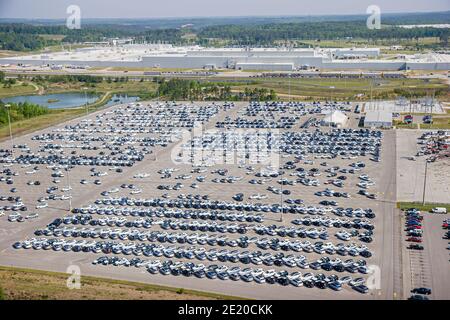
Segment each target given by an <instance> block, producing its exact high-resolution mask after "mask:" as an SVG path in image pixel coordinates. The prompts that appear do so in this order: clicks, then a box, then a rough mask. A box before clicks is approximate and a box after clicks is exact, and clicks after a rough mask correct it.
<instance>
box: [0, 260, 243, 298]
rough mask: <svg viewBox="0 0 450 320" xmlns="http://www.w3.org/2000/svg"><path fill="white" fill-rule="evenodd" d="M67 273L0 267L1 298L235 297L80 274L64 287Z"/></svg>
mask: <svg viewBox="0 0 450 320" xmlns="http://www.w3.org/2000/svg"><path fill="white" fill-rule="evenodd" d="M68 276H69V275H68V274H65V273H57V272H49V271H40V270H31V269H22V268H12V267H0V292H1V294H0V299H4V300H231V299H233V300H235V299H242V298H238V297H232V296H226V295H220V294H214V293H208V292H201V291H194V290H187V289H183V288H171V287H164V286H158V285H152V284H144V283H138V282H131V281H121V280H113V279H105V278H98V277H88V276H82V277H81V288H80V289H72V290H70V289H68V288H67V286H66V283H67V278H68Z"/></svg>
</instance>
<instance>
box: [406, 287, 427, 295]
mask: <svg viewBox="0 0 450 320" xmlns="http://www.w3.org/2000/svg"><path fill="white" fill-rule="evenodd" d="M411 293H418V294H425V295H429V294H431V289H429V288H414V289H412V290H411Z"/></svg>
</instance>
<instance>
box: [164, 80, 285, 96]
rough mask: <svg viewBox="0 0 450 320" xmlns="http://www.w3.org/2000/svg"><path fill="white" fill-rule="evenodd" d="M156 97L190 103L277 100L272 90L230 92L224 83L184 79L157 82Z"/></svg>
mask: <svg viewBox="0 0 450 320" xmlns="http://www.w3.org/2000/svg"><path fill="white" fill-rule="evenodd" d="M156 96H158V97H163V98H166V99H168V100H186V101H188V100H192V101H194V100H195V101H201V100H206V101H242V100H252V101H272V100H276V99H277V94H276V93H275V91H274V90H268V89H266V88H248V87H247V88H245V90H244V92H237V93H235V92H232V90H231V86H230V85H228V84H225V83H213V82H201V81H196V80H185V79H170V80H168V81H166V80H165V79H160V80H159V86H158V89H157V92H156Z"/></svg>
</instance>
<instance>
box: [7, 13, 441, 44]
mask: <svg viewBox="0 0 450 320" xmlns="http://www.w3.org/2000/svg"><path fill="white" fill-rule="evenodd" d="M449 30H450V29H449V28H443V29H437V28H411V29H405V28H401V27H399V26H396V25H384V26H383V27H382V28H381V29H379V30H370V29H368V28H367V26H366V22H365V20H364V19H360V20H354V21H314V22H288V23H278V22H277V23H259V24H228V25H210V26H204V27H200V28H198V29H195V28H160V29H148V30H143V29H141V28H136V27H133V26H122V25H114V24H105V25H87V26H84V27H83V28H81V29H78V30H71V29H68V28H66V27H65V26H62V25H40V26H35V25H28V24H23V23H8V24H0V48H2V49H8V50H17V51H27V50H36V49H42V48H43V47H45V46H48V45H54V44H60V43H81V42H89V41H104V40H106V39H108V38H115V37H118V38H124V37H132V38H134V39H135V40H136V41H147V42H167V43H172V44H174V45H183V44H187V43H192V44H194V43H195V44H201V45H214V44H215V42H216V41H217V40H218V39H219V40H225V43H227V45H239V46H242V45H252V46H255V45H259V46H269V45H274V44H277V42H279V41H289V40H338V39H346V38H355V39H368V40H387V39H419V38H424V37H437V38H440V39H441V42H442V43H443V44H444V45H446V43H447V41H448V36H449ZM44 34H45V35H62V36H63V39H62V40H61V41H57V40H52V39H45V38H43V37H42V36H41V35H44ZM187 34H190V35H194V37H192V36H191V37H189V38H188V37H186V35H187Z"/></svg>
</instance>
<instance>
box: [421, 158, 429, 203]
mask: <svg viewBox="0 0 450 320" xmlns="http://www.w3.org/2000/svg"><path fill="white" fill-rule="evenodd" d="M427 170H428V160H425V177H424V179H423V196H422V206H424V205H425V192H426V188H427Z"/></svg>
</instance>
